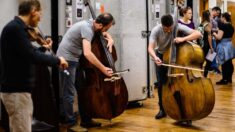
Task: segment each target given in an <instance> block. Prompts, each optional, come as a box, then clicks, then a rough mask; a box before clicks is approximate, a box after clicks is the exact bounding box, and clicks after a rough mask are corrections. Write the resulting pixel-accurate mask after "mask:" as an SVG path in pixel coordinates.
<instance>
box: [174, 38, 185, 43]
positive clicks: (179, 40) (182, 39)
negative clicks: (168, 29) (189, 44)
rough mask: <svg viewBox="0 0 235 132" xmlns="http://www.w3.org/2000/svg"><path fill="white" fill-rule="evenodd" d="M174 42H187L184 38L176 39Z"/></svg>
mask: <svg viewBox="0 0 235 132" xmlns="http://www.w3.org/2000/svg"><path fill="white" fill-rule="evenodd" d="M174 41H175V42H176V43H181V42H184V41H185V38H184V37H176V38H175V39H174Z"/></svg>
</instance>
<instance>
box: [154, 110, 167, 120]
mask: <svg viewBox="0 0 235 132" xmlns="http://www.w3.org/2000/svg"><path fill="white" fill-rule="evenodd" d="M163 117H166V113H165V112H164V111H163V110H160V111H159V112H158V114H157V115H156V116H155V119H161V118H163Z"/></svg>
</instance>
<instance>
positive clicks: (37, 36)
mask: <svg viewBox="0 0 235 132" xmlns="http://www.w3.org/2000/svg"><path fill="white" fill-rule="evenodd" d="M27 32H28V36H29V38H30V40H31V41H35V42H37V43H38V44H39V45H41V46H43V47H45V48H47V49H50V48H51V44H50V41H51V40H47V39H46V37H45V36H44V35H43V33H42V32H41V31H40V29H39V28H33V27H28V28H27Z"/></svg>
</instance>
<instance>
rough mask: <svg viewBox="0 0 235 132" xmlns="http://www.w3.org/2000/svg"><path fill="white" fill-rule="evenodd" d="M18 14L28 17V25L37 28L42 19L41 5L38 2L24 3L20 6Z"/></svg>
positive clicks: (35, 0)
mask: <svg viewBox="0 0 235 132" xmlns="http://www.w3.org/2000/svg"><path fill="white" fill-rule="evenodd" d="M18 14H19V16H23V17H28V24H29V25H30V26H32V27H37V26H38V23H39V21H40V18H41V4H40V2H39V1H38V0H27V1H23V2H21V3H20V5H19V9H18Z"/></svg>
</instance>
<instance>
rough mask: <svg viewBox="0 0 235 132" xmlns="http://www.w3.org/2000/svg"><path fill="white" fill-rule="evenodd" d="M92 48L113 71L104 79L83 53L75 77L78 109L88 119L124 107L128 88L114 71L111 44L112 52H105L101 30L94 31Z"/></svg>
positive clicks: (104, 116)
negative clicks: (76, 76) (111, 74)
mask: <svg viewBox="0 0 235 132" xmlns="http://www.w3.org/2000/svg"><path fill="white" fill-rule="evenodd" d="M84 2H85V5H86V6H89V9H90V11H91V14H92V17H93V19H95V18H96V16H95V13H94V11H93V9H92V7H91V6H90V1H88V0H85V1H84ZM91 50H92V52H93V53H94V54H95V56H96V57H97V58H98V60H99V61H100V62H101V63H102V64H104V65H105V66H106V67H110V68H112V70H113V72H114V74H113V76H112V77H111V78H107V77H106V76H105V75H104V74H103V73H102V72H101V71H99V70H98V69H97V68H96V67H95V66H94V65H92V64H91V63H89V61H88V60H87V59H86V58H85V57H84V56H81V58H80V60H79V63H80V64H79V70H78V74H79V77H78V78H77V86H78V103H79V110H82V111H84V112H85V114H86V116H88V117H91V118H102V119H109V120H110V119H112V118H114V117H117V116H118V115H120V114H121V113H123V111H124V110H125V109H126V106H127V103H128V92H127V87H126V84H125V82H124V80H123V78H122V77H121V76H120V75H119V74H115V73H116V72H117V71H116V69H115V64H114V62H115V61H116V60H117V54H116V50H115V48H114V47H113V50H112V53H110V52H109V51H108V49H107V42H106V40H105V38H104V36H103V35H102V33H101V32H97V33H95V35H94V37H93V40H92V42H91Z"/></svg>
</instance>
